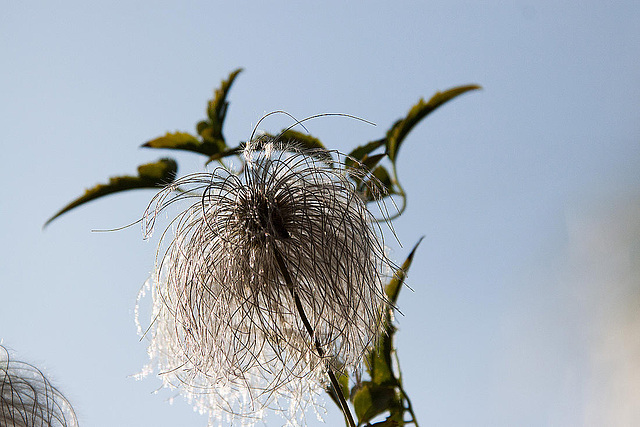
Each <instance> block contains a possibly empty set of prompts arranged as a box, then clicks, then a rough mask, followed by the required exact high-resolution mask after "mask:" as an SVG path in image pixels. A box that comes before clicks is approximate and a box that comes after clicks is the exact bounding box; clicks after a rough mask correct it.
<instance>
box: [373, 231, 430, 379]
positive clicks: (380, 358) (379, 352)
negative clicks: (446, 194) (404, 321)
mask: <svg viewBox="0 0 640 427" xmlns="http://www.w3.org/2000/svg"><path fill="white" fill-rule="evenodd" d="M422 239H423V238H422V237H421V238H420V240H418V243H416V245H415V246H414V247H413V249H412V250H411V252H410V253H409V256H407V259H406V260H405V261H404V263H402V266H401V267H400V268H399V269H398V270H397V271H396V273H395V274H394V275H393V277H392V278H391V280H390V281H389V283H388V284H387V286H386V287H385V293H386V294H387V298H389V301H390V302H391V303H392V304H394V305H395V303H396V302H397V301H398V295H399V294H400V289H401V288H402V284H403V283H404V280H405V278H406V275H407V271H409V267H411V262H412V261H413V257H414V255H415V252H416V250H417V249H418V246H419V245H420V242H422ZM392 310H393V308H392V307H389V308H388V311H387V314H386V317H385V328H384V330H383V332H382V336H380V337H379V338H378V345H377V346H376V347H375V348H374V349H372V350H371V351H370V352H369V354H368V355H367V371H368V372H369V375H370V376H371V381H373V382H374V383H375V384H380V385H396V384H399V380H398V379H397V378H396V376H395V374H394V372H393V363H392V358H391V356H392V354H391V353H392V352H393V335H394V334H395V331H396V329H395V327H394V326H393V324H392V322H391V315H392Z"/></svg>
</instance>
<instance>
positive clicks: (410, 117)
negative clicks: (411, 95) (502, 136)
mask: <svg viewBox="0 0 640 427" xmlns="http://www.w3.org/2000/svg"><path fill="white" fill-rule="evenodd" d="M476 89H480V86H478V85H466V86H458V87H454V88H451V89H448V90H445V91H444V92H436V94H435V95H433V96H432V97H431V99H430V100H429V101H428V102H425V101H424V99H420V101H419V102H418V103H417V104H416V105H414V106H413V107H412V108H411V110H409V113H408V114H407V116H406V117H405V118H404V119H400V120H398V121H397V122H395V123H394V124H393V126H392V127H391V129H389V131H388V132H387V137H386V142H387V154H388V155H389V158H390V159H391V161H392V162H395V161H396V156H397V155H398V150H399V149H400V144H402V141H403V140H404V138H405V137H406V136H407V134H408V133H409V132H410V131H411V129H413V127H414V126H415V125H417V124H418V123H419V122H420V120H422V119H424V118H425V117H426V116H427V115H429V114H430V113H431V112H433V111H434V110H435V109H437V108H438V107H440V106H441V105H443V104H444V103H446V102H447V101H450V100H452V99H453V98H455V97H457V96H459V95H462V94H463V93H465V92H468V91H470V90H476Z"/></svg>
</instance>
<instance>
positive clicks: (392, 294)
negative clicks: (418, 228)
mask: <svg viewBox="0 0 640 427" xmlns="http://www.w3.org/2000/svg"><path fill="white" fill-rule="evenodd" d="M422 239H424V236H422V237H421V238H420V240H418V243H416V244H415V246H414V247H413V249H412V250H411V253H409V256H407V259H405V260H404V262H403V263H402V266H401V267H400V268H399V269H398V271H396V274H394V275H393V277H392V278H391V280H390V281H389V283H388V284H387V286H386V287H385V289H384V291H385V293H386V294H387V297H388V298H389V301H391V302H393V303H394V304H395V303H396V302H398V295H399V294H400V288H401V287H402V284H403V283H404V279H405V278H406V277H407V271H409V267H411V263H412V262H413V256H414V255H415V253H416V250H417V249H418V246H419V245H420V243H421V242H422Z"/></svg>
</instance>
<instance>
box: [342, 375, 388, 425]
mask: <svg viewBox="0 0 640 427" xmlns="http://www.w3.org/2000/svg"><path fill="white" fill-rule="evenodd" d="M396 405H397V402H396V392H395V390H394V388H393V387H387V386H380V385H377V384H374V383H371V382H369V381H364V382H363V383H362V386H361V387H360V388H359V389H358V391H356V393H355V394H354V396H353V408H354V409H355V412H356V416H357V417H358V425H362V424H364V423H366V422H368V421H369V420H371V419H372V418H373V417H375V416H376V415H379V414H382V413H383V412H386V411H391V410H392V408H393V407H394V406H396Z"/></svg>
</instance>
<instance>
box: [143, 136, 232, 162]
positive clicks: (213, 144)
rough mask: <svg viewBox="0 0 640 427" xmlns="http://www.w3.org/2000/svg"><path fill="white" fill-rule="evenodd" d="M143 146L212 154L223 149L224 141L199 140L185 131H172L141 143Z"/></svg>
mask: <svg viewBox="0 0 640 427" xmlns="http://www.w3.org/2000/svg"><path fill="white" fill-rule="evenodd" d="M142 146H143V147H149V148H166V149H169V150H186V151H193V152H196V153H200V154H204V155H206V156H213V155H214V154H216V153H219V152H220V151H221V150H222V149H224V147H225V145H224V141H221V140H205V141H200V140H199V139H198V138H196V137H195V136H193V135H191V134H190V133H186V132H173V133H169V132H167V134H166V135H165V136H161V137H158V138H156V139H152V140H151V141H148V142H145V143H144V144H142Z"/></svg>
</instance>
